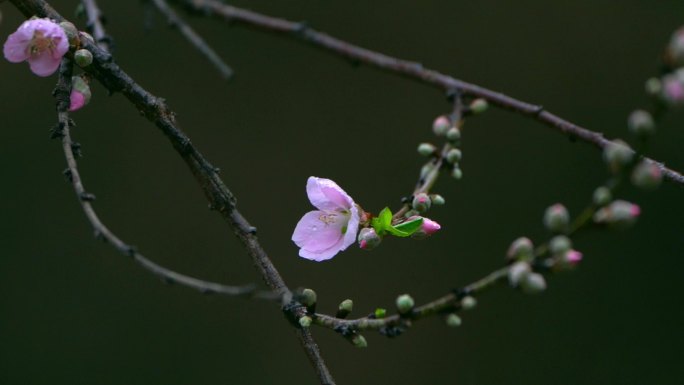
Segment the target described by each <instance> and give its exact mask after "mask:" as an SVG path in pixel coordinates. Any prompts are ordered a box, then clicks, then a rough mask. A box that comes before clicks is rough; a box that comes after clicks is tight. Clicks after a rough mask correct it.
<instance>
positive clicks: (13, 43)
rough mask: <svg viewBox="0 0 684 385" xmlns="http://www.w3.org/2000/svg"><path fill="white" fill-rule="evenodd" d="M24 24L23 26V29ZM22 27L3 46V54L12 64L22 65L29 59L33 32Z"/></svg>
mask: <svg viewBox="0 0 684 385" xmlns="http://www.w3.org/2000/svg"><path fill="white" fill-rule="evenodd" d="M24 24H26V22H24ZM24 24H22V27H23V26H24ZM22 27H19V29H18V30H17V31H16V32H14V33H13V34H11V35H9V37H7V40H6V41H5V45H4V46H3V50H2V53H3V54H4V55H5V59H7V60H9V61H10V62H12V63H21V62H23V61H24V60H26V59H28V57H29V55H28V45H29V43H30V42H31V38H32V37H33V30H30V31H29V30H28V29H26V28H22Z"/></svg>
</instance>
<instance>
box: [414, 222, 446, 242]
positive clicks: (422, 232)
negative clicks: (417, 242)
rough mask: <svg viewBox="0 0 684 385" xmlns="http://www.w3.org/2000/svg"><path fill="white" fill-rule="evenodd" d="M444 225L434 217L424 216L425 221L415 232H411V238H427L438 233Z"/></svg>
mask: <svg viewBox="0 0 684 385" xmlns="http://www.w3.org/2000/svg"><path fill="white" fill-rule="evenodd" d="M441 228H442V226H440V225H439V223H437V222H435V221H433V220H432V219H429V218H425V217H423V223H422V225H421V226H420V229H418V230H417V231H416V232H415V233H413V234H411V238H414V239H425V238H427V237H429V236H430V235H432V234H434V233H436V232H437V231H439V229H441Z"/></svg>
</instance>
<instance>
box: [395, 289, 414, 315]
mask: <svg viewBox="0 0 684 385" xmlns="http://www.w3.org/2000/svg"><path fill="white" fill-rule="evenodd" d="M396 304H397V311H398V312H399V314H406V313H408V312H410V311H411V310H412V309H413V306H415V302H414V301H413V298H411V296H410V295H408V294H402V295H400V296H398V297H397V301H396Z"/></svg>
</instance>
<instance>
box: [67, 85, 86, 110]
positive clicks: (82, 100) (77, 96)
mask: <svg viewBox="0 0 684 385" xmlns="http://www.w3.org/2000/svg"><path fill="white" fill-rule="evenodd" d="M69 99H70V105H69V112H73V111H76V110H80V109H81V107H83V106H85V104H86V97H85V95H83V94H82V93H80V92H78V91H77V90H71V95H70V96H69Z"/></svg>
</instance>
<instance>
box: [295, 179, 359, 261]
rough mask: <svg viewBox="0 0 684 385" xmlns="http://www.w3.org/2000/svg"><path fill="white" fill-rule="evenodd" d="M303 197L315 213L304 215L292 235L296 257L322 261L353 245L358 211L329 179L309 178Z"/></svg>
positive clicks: (344, 193)
mask: <svg viewBox="0 0 684 385" xmlns="http://www.w3.org/2000/svg"><path fill="white" fill-rule="evenodd" d="M306 193H307V195H308V196H309V200H310V201H311V204H312V205H314V206H315V207H316V208H317V209H318V210H314V211H309V212H308V213H306V214H304V216H303V217H302V219H300V220H299V223H297V227H295V230H294V233H292V241H293V242H294V243H295V244H296V245H297V246H299V247H300V249H299V256H300V257H302V258H306V259H310V260H313V261H324V260H326V259H330V258H332V257H334V256H335V255H336V254H337V253H338V252H340V251H342V250H345V249H346V248H347V247H349V245H351V244H352V243H354V242H356V233H357V232H358V231H359V220H360V218H359V209H358V208H357V207H356V204H355V203H354V200H353V199H352V198H351V197H350V196H349V195H347V193H346V192H345V191H344V190H342V188H340V186H338V185H337V183H335V182H333V181H332V180H330V179H324V178H316V177H313V176H312V177H309V180H308V181H307V184H306Z"/></svg>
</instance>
